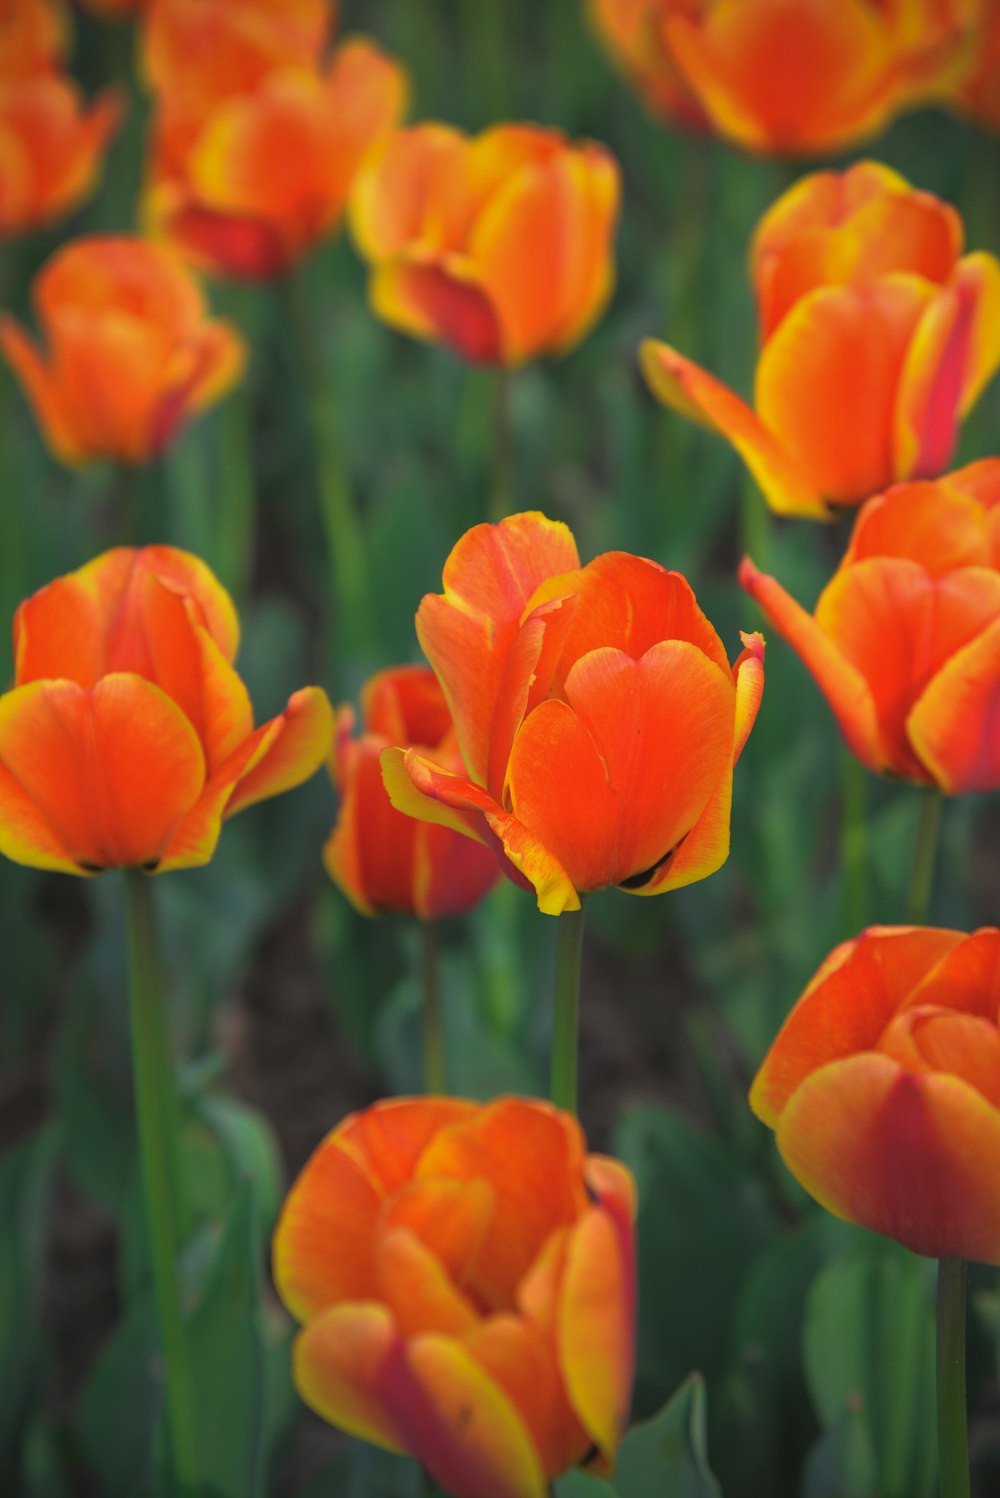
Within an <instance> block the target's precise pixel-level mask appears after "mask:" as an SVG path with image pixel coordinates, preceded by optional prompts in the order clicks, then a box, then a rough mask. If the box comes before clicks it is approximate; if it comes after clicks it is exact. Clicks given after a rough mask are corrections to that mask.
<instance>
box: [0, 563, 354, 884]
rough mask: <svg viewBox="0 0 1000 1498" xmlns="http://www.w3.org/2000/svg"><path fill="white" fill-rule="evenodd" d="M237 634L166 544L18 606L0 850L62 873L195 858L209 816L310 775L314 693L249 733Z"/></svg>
mask: <svg viewBox="0 0 1000 1498" xmlns="http://www.w3.org/2000/svg"><path fill="white" fill-rule="evenodd" d="M238 639H239V623H238V620H237V617H236V611H235V609H234V608H233V604H232V600H231V599H230V597H229V595H228V593H227V592H226V591H225V589H224V588H222V587H221V586H220V584H219V583H218V582H217V581H216V579H215V577H214V576H213V575H212V573H211V572H210V571H209V569H208V568H207V567H206V566H205V564H204V563H203V562H201V561H199V560H198V558H197V557H193V556H190V555H189V554H188V553H187V552H184V551H177V550H175V549H174V548H172V547H169V546H147V547H145V548H143V550H141V551H134V550H131V549H130V548H127V547H121V548H119V549H117V550H115V551H108V552H105V553H104V554H103V555H102V556H100V557H97V558H96V560H94V561H93V562H90V563H88V565H87V566H85V567H82V568H80V570H79V571H78V572H72V573H69V574H68V575H67V576H65V577H60V578H57V579H56V581H55V582H52V583H49V584H48V586H47V587H44V588H42V589H40V591H39V592H37V593H35V594H33V595H32V597H31V598H28V599H26V600H25V602H24V603H22V604H21V605H20V607H19V608H18V610H17V613H16V615H15V617H14V659H15V677H14V683H15V684H14V687H13V688H12V690H11V691H9V692H7V693H5V694H4V695H3V696H2V697H0V853H3V854H4V855H5V856H6V857H7V858H10V859H13V860H14V862H15V863H23V864H29V865H31V866H32V867H34V868H40V869H57V870H59V871H60V872H62V873H66V874H95V873H100V872H101V871H102V870H104V869H109V868H129V867H139V868H142V869H145V870H146V871H147V872H149V873H161V872H163V871H164V870H167V869H179V868H188V867H191V866H194V865H198V864H203V863H207V862H208V860H209V859H210V858H211V857H212V854H213V852H214V851H215V845H216V842H217V841H218V837H219V831H220V826H221V823H222V819H223V818H224V817H230V816H232V815H233V814H234V812H237V811H241V810H242V809H243V807H245V806H250V805H252V804H253V803H254V802H255V801H260V800H262V799H263V798H265V797H268V796H275V795H277V794H278V793H279V792H280V791H283V790H288V789H290V788H291V787H292V786H296V785H299V784H300V783H301V782H302V781H303V780H305V779H306V778H307V777H308V776H310V775H311V774H312V773H313V771H314V770H316V769H318V768H319V766H320V765H321V764H322V763H323V761H324V759H325V758H326V756H327V754H328V753H329V749H330V740H331V736H332V731H333V720H332V714H331V710H330V705H329V703H328V702H327V699H326V696H325V694H324V693H323V692H322V691H321V690H320V689H319V688H318V687H304V688H303V689H302V690H301V691H298V692H296V693H295V694H294V696H292V697H291V699H290V700H289V703H288V706H287V708H286V709H285V711H284V712H283V713H281V714H280V715H279V716H278V717H276V718H272V719H271V721H270V722H268V723H264V724H262V725H261V726H260V727H259V728H254V726H253V712H252V709H251V706H250V699H249V697H248V696H247V691H246V688H245V687H244V685H243V683H242V682H241V680H240V678H239V677H238V676H237V674H236V672H235V670H234V669H233V664H232V663H233V659H234V657H235V655H236V647H237V643H238Z"/></svg>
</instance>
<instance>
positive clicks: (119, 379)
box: [0, 238, 245, 463]
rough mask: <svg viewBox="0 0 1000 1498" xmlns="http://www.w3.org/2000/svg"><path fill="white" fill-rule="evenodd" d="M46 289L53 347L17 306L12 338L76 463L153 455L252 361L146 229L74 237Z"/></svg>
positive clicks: (18, 365)
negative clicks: (38, 342) (20, 317)
mask: <svg viewBox="0 0 1000 1498" xmlns="http://www.w3.org/2000/svg"><path fill="white" fill-rule="evenodd" d="M34 299H35V305H36V308H37V311H38V319H39V323H40V325H41V329H42V332H43V334H44V336H45V339H46V341H47V343H48V350H47V352H46V354H44V355H43V354H42V353H40V352H39V351H38V349H37V348H36V347H35V345H34V343H33V342H32V341H31V339H30V338H29V337H28V335H27V333H26V332H25V331H24V329H23V328H22V327H20V325H19V324H18V323H16V322H15V321H14V320H13V318H10V317H3V318H0V349H2V350H3V352H4V354H5V355H6V357H7V360H8V362H9V363H10V364H11V366H12V368H13V369H14V370H15V372H16V374H17V375H18V376H19V378H20V379H21V381H22V383H23V385H24V387H25V389H26V391H27V393H28V396H29V398H30V400H31V402H32V405H33V406H34V408H35V414H36V416H37V418H38V421H39V423H40V425H41V427H42V429H43V431H44V433H45V436H46V438H47V439H48V441H49V443H50V444H51V446H52V448H53V449H54V451H55V452H56V453H57V454H58V455H59V457H60V458H62V459H63V460H64V462H67V463H83V462H86V461H87V460H88V459H91V458H103V457H110V458H117V459H119V460H120V461H121V462H125V463H143V462H145V461H146V460H148V459H149V458H151V457H153V456H155V455H156V454H157V453H158V452H159V451H160V450H161V449H162V448H163V447H164V446H165V445H166V444H167V443H168V442H169V441H170V440H171V439H172V437H173V436H174V434H175V433H176V431H177V430H178V428H179V427H180V426H181V425H182V424H183V423H184V422H186V421H188V420H190V418H191V417H192V416H193V415H194V414H196V413H197V412H199V411H202V410H204V409H205V407H207V406H209V405H211V404H212V403H213V402H214V401H216V400H218V399H219V397H220V396H221V395H223V394H224V393H225V391H227V390H228V389H229V388H230V386H231V385H233V384H234V383H235V381H236V380H237V379H238V378H239V375H240V373H241V371H242V368H243V361H244V357H245V354H244V349H243V344H242V342H241V341H240V338H239V336H238V335H237V333H236V332H235V331H234V329H233V328H231V327H230V326H229V324H228V323H223V322H213V321H209V320H207V319H206V317H205V304H204V299H203V298H202V295H201V291H200V290H199V288H198V286H197V285H196V284H195V282H194V280H193V279H192V278H191V276H190V275H189V274H188V272H187V271H186V270H185V269H184V267H183V266H182V265H181V264H180V263H179V262H178V261H177V260H176V259H175V258H174V257H173V256H172V255H171V254H169V253H168V252H167V251H166V250H164V249H161V248H159V247H158V246H156V245H152V244H147V243H145V242H144V241H143V240H141V239H126V238H120V239H112V238H108V239H105V238H93V239H79V240H76V241H74V242H73V243H71V244H69V245H67V246H66V247H65V248H64V249H61V250H59V251H58V252H57V253H56V254H55V256H53V258H52V259H51V260H50V261H49V262H48V264H47V265H46V266H45V267H44V268H43V269H42V270H41V271H40V272H39V274H38V277H37V279H36V281H35V286H34Z"/></svg>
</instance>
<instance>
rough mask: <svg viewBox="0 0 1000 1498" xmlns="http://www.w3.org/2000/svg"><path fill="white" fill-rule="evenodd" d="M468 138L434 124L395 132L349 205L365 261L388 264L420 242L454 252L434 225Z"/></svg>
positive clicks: (362, 176)
mask: <svg viewBox="0 0 1000 1498" xmlns="http://www.w3.org/2000/svg"><path fill="white" fill-rule="evenodd" d="M466 149H467V147H466V141H465V137H464V136H463V135H462V134H461V132H460V131H458V130H455V129H454V128H453V127H452V126H450V125H441V124H438V123H437V122H436V121H434V122H430V123H424V124H421V125H411V126H409V127H408V128H405V129H402V130H397V131H395V133H394V134H393V135H392V136H391V138H390V139H389V141H388V142H387V143H386V146H385V149H384V150H383V151H382V152H381V153H380V155H379V156H378V157H377V159H376V160H375V161H374V162H373V163H372V164H371V165H369V166H366V167H365V168H364V169H363V170H362V171H361V172H360V173H359V174H358V178H357V181H356V182H355V185H354V188H353V191H352V192H351V197H350V201H349V204H348V210H347V211H348V220H349V223H350V227H351V234H352V237H353V239H354V242H355V244H356V245H357V247H358V250H359V251H360V253H361V254H362V255H363V256H364V258H365V259H366V260H376V261H379V260H388V259H392V258H393V257H394V256H396V255H399V254H400V253H402V251H403V250H404V249H405V248H406V246H407V244H409V243H411V242H412V241H414V240H417V239H424V240H425V241H427V242H429V243H431V244H434V245H436V246H438V245H439V247H440V248H441V249H450V248H453V247H454V245H453V242H452V239H451V238H450V236H444V235H441V234H440V232H439V231H438V226H437V224H436V222H435V220H436V219H437V218H438V217H439V215H438V214H437V213H436V206H437V204H436V200H437V199H439V198H440V197H441V195H442V187H443V184H444V182H445V179H447V178H448V177H449V176H450V175H451V174H452V173H453V172H454V171H455V170H457V169H458V167H459V164H460V163H461V162H462V161H463V160H464V157H465V154H466Z"/></svg>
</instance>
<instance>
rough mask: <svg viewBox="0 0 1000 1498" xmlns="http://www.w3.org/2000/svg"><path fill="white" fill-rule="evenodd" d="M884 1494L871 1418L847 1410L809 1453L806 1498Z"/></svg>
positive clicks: (869, 1497) (850, 1408) (860, 1497)
mask: <svg viewBox="0 0 1000 1498" xmlns="http://www.w3.org/2000/svg"><path fill="white" fill-rule="evenodd" d="M879 1492H881V1489H880V1488H879V1486H878V1470H877V1463H876V1460H875V1449H874V1445H873V1442H872V1435H871V1430H870V1428H869V1424H868V1416H867V1414H866V1412H865V1410H864V1408H863V1407H862V1405H861V1404H860V1402H858V1403H855V1404H852V1405H849V1406H848V1407H847V1408H845V1409H844V1410H843V1411H842V1412H841V1414H840V1416H839V1418H838V1419H837V1420H836V1421H835V1423H834V1424H833V1425H831V1427H830V1429H829V1430H827V1431H825V1432H824V1433H823V1435H821V1436H820V1438H819V1440H818V1441H817V1442H816V1444H815V1446H814V1447H813V1448H812V1451H811V1452H810V1453H809V1457H808V1460H807V1461H806V1466H805V1477H804V1483H803V1489H802V1498H874V1495H875V1494H876V1493H879Z"/></svg>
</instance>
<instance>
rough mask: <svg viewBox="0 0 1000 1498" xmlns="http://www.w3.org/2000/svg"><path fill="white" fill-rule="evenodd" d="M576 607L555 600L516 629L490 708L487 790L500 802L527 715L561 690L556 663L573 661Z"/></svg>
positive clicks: (572, 601)
mask: <svg viewBox="0 0 1000 1498" xmlns="http://www.w3.org/2000/svg"><path fill="white" fill-rule="evenodd" d="M582 575H583V574H582V573H577V574H575V576H576V577H582ZM542 587H543V588H544V587H545V584H544V583H543V584H542ZM537 596H538V595H537V594H536V597H537ZM577 606H578V601H577V599H576V598H573V597H569V598H565V597H555V598H553V600H552V601H551V602H550V603H542V604H539V605H538V606H537V607H536V608H534V609H532V612H531V613H530V615H529V616H528V618H527V619H526V620H525V621H524V624H523V625H522V626H521V628H520V629H519V630H518V633H517V635H516V637H515V639H514V643H513V645H512V646H511V649H510V651H509V652H508V655H507V659H506V660H505V662H504V665H503V670H502V672H501V675H500V681H499V683H498V686H497V695H496V701H495V703H494V705H493V722H492V725H491V728H490V749H489V764H488V766H487V772H486V787H487V789H488V790H489V792H490V794H491V795H492V796H493V797H494V798H495V799H496V800H497V801H500V800H502V799H503V794H504V786H505V783H506V779H507V762H508V760H509V759H510V751H511V747H512V746H513V743H514V738H515V736H516V734H517V731H518V729H519V728H520V726H521V724H522V722H523V721H524V718H525V716H526V714H527V713H528V712H529V711H530V710H531V709H532V708H534V707H536V706H537V705H538V703H539V702H541V701H543V700H544V698H545V697H546V696H547V695H548V693H549V691H550V689H551V688H552V687H553V686H555V685H558V686H561V685H562V676H564V675H565V668H564V670H563V671H562V672H561V673H560V672H559V669H558V668H559V663H560V659H561V658H562V657H564V656H566V655H569V659H570V660H572V659H573V658H574V656H573V654H571V653H570V652H568V651H567V648H566V641H567V638H568V636H569V633H570V629H571V626H572V623H573V618H574V615H575V613H576V609H577Z"/></svg>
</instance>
